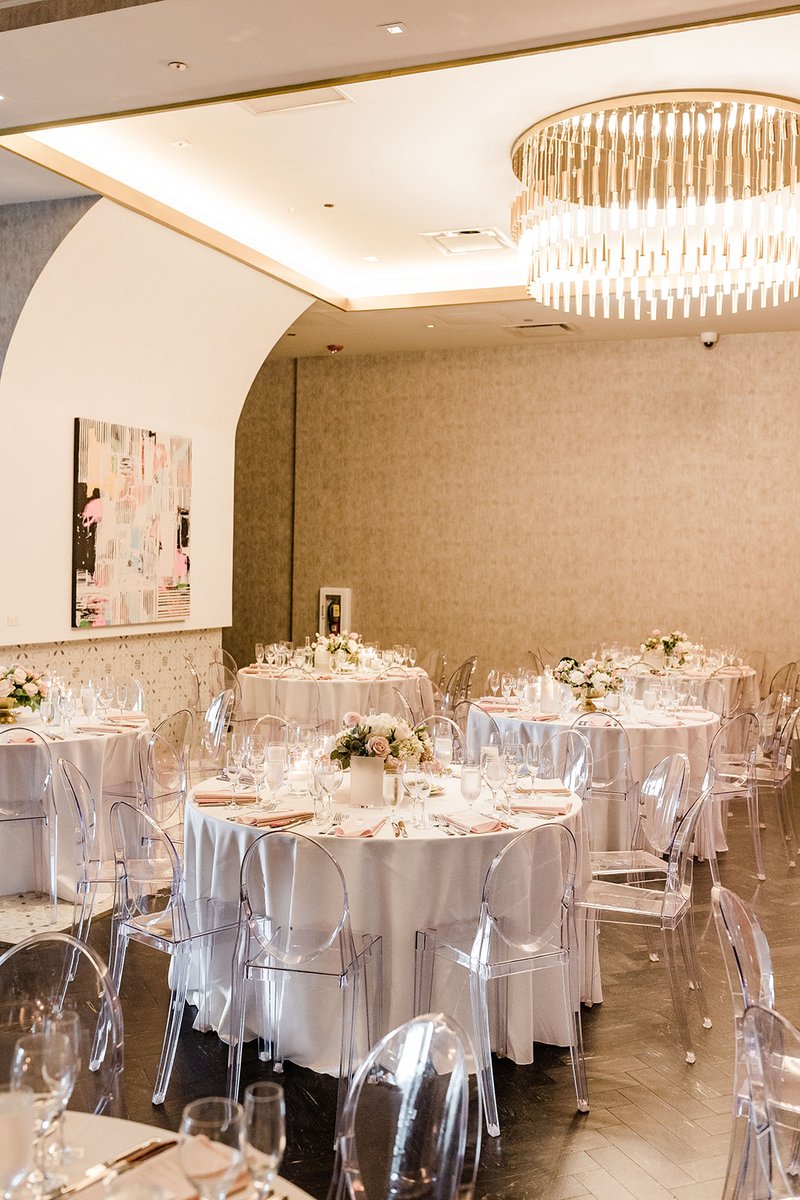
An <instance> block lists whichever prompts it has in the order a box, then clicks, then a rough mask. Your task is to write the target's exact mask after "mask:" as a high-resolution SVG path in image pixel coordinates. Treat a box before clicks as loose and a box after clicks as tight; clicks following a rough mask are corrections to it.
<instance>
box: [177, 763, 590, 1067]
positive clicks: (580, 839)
mask: <svg viewBox="0 0 800 1200" xmlns="http://www.w3.org/2000/svg"><path fill="white" fill-rule="evenodd" d="M205 786H207V785H204V787H205ZM442 786H443V790H444V795H443V796H441V797H438V798H432V799H431V800H430V801H429V812H430V813H431V814H436V813H440V814H441V813H454V812H461V811H463V810H464V809H465V807H466V806H465V803H464V801H463V799H462V798H461V794H460V786H459V781H458V780H457V779H456V778H452V777H450V778H448V777H445V778H443V780H442ZM348 788H349V779H348V778H347V776H345V780H344V782H343V784H342V787H341V789H340V791H339V792H338V794H337V795H336V797H335V798H334V799H335V804H334V807H335V809H336V810H337V811H340V810H341V811H343V812H353V811H354V810H351V809H350V808H349V795H348ZM485 799H488V793H487V794H486V797H482V798H481V800H480V801H478V802H477V804H476V806H475V809H476V814H477V813H478V812H479V810H480V809H481V807H482V805H483V803H484V800H485ZM279 804H280V805H281V807H284V806H286V807H289V800H288V798H287V799H286V800H283V799H280V800H279ZM569 805H570V811H569V813H568V814H567V815H565V816H563V817H557V818H551V819H557V820H562V821H563V822H564V823H565V824H566V825H567V826H568V828H570V829H571V830H572V832H573V833H574V835H575V839H576V842H577V846H578V863H577V873H576V890H577V891H580V889H581V887H583V886H585V885H586V883H587V882H588V880H589V875H590V867H589V854H588V850H589V847H588V840H587V837H586V833H585V829H584V823H583V810H582V805H581V802H580V800H579V799H578V797H577V796H573V797H571V799H570V801H569ZM291 807H292V808H294V809H295V810H296V809H297V808H298V807H300V808H303V807H305V808H308V807H310V800H309V798H308V797H305V798H303V797H300V804H299V805H298V804H297V803H295V802H294V801H292V803H291ZM246 812H247V810H243V812H242V814H241V819H242V820H246V819H247V816H246ZM355 812H356V813H358V814H359V815H360V816H363V815H364V814H367V815H369V816H371V815H373V814H375V815H376V816H377V817H380V816H381V815H384V814H385V816H386V817H387V818H389V817H390V816H396V817H402V818H403V819H404V820H405V823H406V826H407V828H408V834H409V836H408V838H407V839H406V838H403V837H399V838H398V837H395V835H394V830H393V828H392V823H391V821H390V820H388V819H387V820H386V823H385V824H384V826H383V828H382V829H381V830H380V831H379V832H378V833H377V834H376V835H375V836H374V837H372V838H348V837H341V836H335V835H327V836H326V835H321V834H319V833H316V832H315V830H316V823H314V822H310V823H308V824H306V825H302V826H300V827H299V828H298V830H297V832H298V833H303V834H305V835H306V836H309V837H312V838H314V840H315V841H318V842H319V843H320V844H322V845H324V847H325V849H326V850H328V851H329V852H330V853H331V854H332V855H333V857H334V858H335V859H336V861H337V862H338V864H339V866H340V867H341V869H342V872H343V873H344V877H345V881H346V884H347V889H348V893H349V899H350V912H351V921H352V925H353V929H354V931H355V932H356V933H359V932H362V933H370V934H381V936H382V938H383V996H384V1021H383V1024H384V1029H385V1030H388V1029H393V1028H395V1027H396V1026H397V1025H400V1024H402V1022H404V1021H407V1020H408V1019H409V1018H410V1017H411V1016H413V982H414V943H415V933H416V931H417V930H418V929H428V928H436V927H438V926H443V925H447V924H450V923H453V922H457V921H468V920H472V919H474V920H475V921H476V922H477V918H478V912H479V909H480V900H481V893H482V889H483V883H484V880H485V877H486V873H487V871H488V869H489V867H490V865H491V863H492V860H493V859H494V857H495V855H496V854H498V852H499V851H500V850H502V848H503V846H505V845H507V843H508V842H509V841H510V840H511V839H512V838H513V837H515V836H516V835H517V833H518V832H521V831H522V830H524V829H528V828H531V827H533V826H534V825H537V824H541V823H542V821H541V819H540V818H538V817H533V816H528V815H524V816H520V818H519V820H520V829H519V830H516V829H512V830H501V831H499V832H496V833H483V834H468V835H467V836H465V837H460V836H450V835H448V834H447V833H446V832H445V831H444V830H443V829H441V828H429V829H424V830H418V829H414V828H412V827H411V826H410V814H409V812H408V811H407V810H406V809H403V808H394V809H390V808H387V809H384V810H363V809H358V810H355ZM231 814H232V810H231V808H230V807H206V806H204V807H202V808H200V807H198V806H197V805H196V804H195V803H194V802H191V801H190V803H189V804H187V808H186V841H185V873H186V894H187V899H189V900H192V899H196V898H198V897H200V896H213V897H215V898H216V899H229V900H233V899H236V898H237V897H238V894H239V873H240V867H241V862H242V859H243V857H244V854H245V852H246V850H247V848H248V846H249V845H250V844H251V843H252V842H253V841H254V840H255V839H256V838H258V837H259V836H261V834H263V833H264V832H265V831H264V830H263V829H259V828H254V827H253V826H252V825H244V824H239V823H237V822H236V821H235V820H231V819H230V818H231ZM234 815H236V814H234ZM559 885H560V881H557V880H554V886H559ZM576 924H577V925H578V931H577V932H578V938H579V939H582V937H583V922H580V921H578V922H576ZM231 949H232V947H231ZM211 975H212V982H211V988H210V992H211V994H210V996H209V1012H210V1020H211V1025H212V1027H213V1028H214V1029H216V1030H217V1031H218V1032H219V1033H220V1035H221V1036H222V1037H223V1038H224V1039H226V1040H227V1039H228V1037H229V1030H228V1019H229V1004H230V986H231V983H230V953H226V952H224V951H223V950H222V947H220V948H219V952H218V948H217V947H216V946H215V950H214V955H213V960H212V968H211ZM532 979H533V977H532V976H530V975H523V976H518V977H516V978H513V979H512V980H511V981H510V987H509V1018H508V1057H510V1058H512V1059H513V1061H514V1062H517V1063H530V1062H531V1061H532V1060H533V1042H534V1041H540V1042H546V1043H550V1044H553V1045H562V1046H563V1045H567V1044H568V1041H569V1038H568V1030H567V1024H566V1021H565V1019H564V1014H563V999H562V994H561V990H560V982H559V976H558V973H557V972H553V973H551V972H549V971H541V972H538V973H537V975H536V977H535V983H533V982H532ZM326 982H328V981H326ZM311 983H312V981H311V980H309V979H308V977H307V976H306V977H305V978H304V979H303V980H302V987H297V988H295V989H293V992H292V996H291V1000H289V999H288V997H287V1001H286V1002H285V1004H284V1014H285V1016H284V1020H285V1021H286V1025H287V1028H286V1030H285V1046H286V1057H287V1058H289V1059H291V1060H292V1061H293V1062H296V1063H299V1064H300V1065H303V1066H309V1067H312V1068H313V1069H314V1070H317V1071H325V1072H328V1073H331V1074H336V1073H337V1072H338V1063H339V1036H340V1035H339V1028H338V1022H337V1021H336V1020H335V1019H332V1017H331V1011H332V1010H331V999H330V998H331V995H332V992H331V990H330V987H328V988H327V989H326V990H317V991H316V992H313V989H312V988H311V987H310V986H309V985H310V984H311ZM290 986H291V985H290ZM534 988H535V994H532V989H534ZM312 992H313V994H312ZM573 997H574V999H575V1003H576V1005H577V1002H578V998H580V999H582V1000H584V1001H585V1002H587V1003H599V1002H600V1001H601V1000H602V992H601V990H600V977H599V969H598V965H597V956H596V947H594V943H593V952H592V954H591V955H584V954H581V953H579V952H574V953H573ZM433 1005H434V1007H435V1008H436V1010H437V1011H438V1010H443V1011H445V1012H448V1013H451V1014H452V1015H453V1016H455V1017H456V1018H457V1019H459V1020H461V1021H462V1022H463V1024H464V1025H465V1026H466V1028H468V1029H471V1028H472V1021H471V1016H470V1011H469V987H468V979H467V972H466V971H463V970H458V969H452V971H450V970H448V969H447V964H444V963H442V964H441V969H440V964H439V963H437V968H436V979H435V985H434V994H433ZM255 1007H256V1006H255V1004H248V1033H249V1036H254V1035H255V1029H254V1028H253V1026H252V1023H251V1022H252V1019H253V1016H254V1012H255ZM334 1011H337V1012H338V1008H337V1009H336V1010H334Z"/></svg>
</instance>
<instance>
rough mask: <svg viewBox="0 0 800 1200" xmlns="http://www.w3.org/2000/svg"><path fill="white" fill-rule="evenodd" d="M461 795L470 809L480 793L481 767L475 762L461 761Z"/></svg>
mask: <svg viewBox="0 0 800 1200" xmlns="http://www.w3.org/2000/svg"><path fill="white" fill-rule="evenodd" d="M459 782H460V785H461V795H462V796H463V797H464V799H465V800H466V802H467V808H469V809H470V810H471V809H472V807H473V805H474V804H475V801H476V800H477V799H478V797H479V796H480V794H481V788H482V786H483V785H482V780H481V769H480V767H479V766H478V765H477V763H462V765H461V778H460V780H459Z"/></svg>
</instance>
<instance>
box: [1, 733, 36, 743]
mask: <svg viewBox="0 0 800 1200" xmlns="http://www.w3.org/2000/svg"><path fill="white" fill-rule="evenodd" d="M35 741H36V738H34V737H31V735H30V734H29V733H12V734H11V735H10V737H7V738H6V739H5V742H4V745H6V746H24V745H30V744H31V742H35Z"/></svg>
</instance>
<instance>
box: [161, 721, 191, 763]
mask: <svg viewBox="0 0 800 1200" xmlns="http://www.w3.org/2000/svg"><path fill="white" fill-rule="evenodd" d="M153 733H157V734H158V735H159V736H160V737H162V738H165V739H166V741H168V742H169V744H170V745H171V746H172V749H173V750H174V751H175V753H176V754H178V755H179V756H180V757H181V758H182V759H183V761H184V763H186V765H187V767H188V765H189V760H190V758H191V751H192V745H193V744H194V717H193V715H192V713H191V711H190V710H189V709H188V708H179V709H178V711H177V712H174V713H170V714H169V716H167V717H163V718H162V720H160V721H159V722H158V724H157V725H154V726H153Z"/></svg>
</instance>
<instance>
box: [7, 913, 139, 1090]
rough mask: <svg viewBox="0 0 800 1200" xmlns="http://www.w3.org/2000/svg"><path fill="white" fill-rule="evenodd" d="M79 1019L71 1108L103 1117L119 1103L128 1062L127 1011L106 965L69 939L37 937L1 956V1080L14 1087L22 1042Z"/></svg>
mask: <svg viewBox="0 0 800 1200" xmlns="http://www.w3.org/2000/svg"><path fill="white" fill-rule="evenodd" d="M61 1012H69V1013H73V1012H74V1013H75V1014H76V1015H77V1016H78V1025H79V1027H80V1041H81V1046H80V1060H79V1067H78V1074H77V1079H76V1084H75V1089H74V1091H73V1093H72V1096H71V1097H70V1100H69V1105H68V1107H69V1108H70V1109H72V1110H74V1111H76V1112H85V1113H103V1112H106V1111H110V1112H112V1113H113V1110H114V1109H115V1108H117V1107H118V1104H119V1079H120V1074H121V1072H122V1066H123V1057H124V1033H123V1023H122V1009H121V1007H120V1002H119V997H118V995H117V990H116V988H115V987H114V984H113V982H112V980H111V975H110V973H109V970H108V968H107V966H106V964H105V963H104V962H103V960H102V959H101V958H100V956H99V955H98V954H97V953H96V951H95V950H93V949H92V948H91V947H90V946H87V945H85V944H84V943H82V942H79V941H77V939H76V938H74V937H71V936H70V935H69V934H67V933H37V934H34V935H33V937H29V938H27V939H26V940H25V941H24V942H20V943H19V945H17V946H14V947H12V949H10V950H6V952H5V953H4V954H3V955H2V957H0V1078H2V1079H3V1080H4V1081H6V1082H7V1081H8V1078H9V1068H10V1064H11V1056H12V1053H13V1049H14V1044H15V1042H16V1040H17V1038H18V1037H21V1036H22V1035H23V1034H25V1033H31V1032H37V1031H39V1030H42V1029H44V1030H46V1029H47V1028H48V1026H49V1020H48V1019H50V1020H52V1019H53V1018H55V1019H57V1014H59V1013H61Z"/></svg>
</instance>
